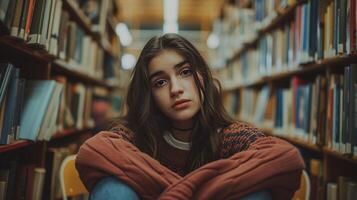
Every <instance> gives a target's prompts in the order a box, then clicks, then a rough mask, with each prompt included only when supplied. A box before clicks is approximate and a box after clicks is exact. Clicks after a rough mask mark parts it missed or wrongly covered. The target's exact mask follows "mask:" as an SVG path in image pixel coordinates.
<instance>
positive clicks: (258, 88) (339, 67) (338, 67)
mask: <svg viewBox="0 0 357 200" xmlns="http://www.w3.org/2000/svg"><path fill="white" fill-rule="evenodd" d="M245 2H250V3H249V6H240V5H239V3H232V2H226V4H225V6H224V9H222V12H224V13H223V15H221V16H224V17H223V18H222V19H220V23H221V25H220V26H219V27H222V30H221V31H219V33H220V35H219V38H220V39H221V41H223V42H222V43H221V44H220V46H219V47H218V48H217V55H218V56H220V57H223V58H224V59H225V63H226V65H225V66H224V67H223V68H220V69H217V74H219V77H220V80H221V82H222V85H223V92H224V95H223V96H224V104H225V107H226V108H227V110H228V112H229V113H230V114H231V115H232V116H233V117H235V118H236V119H238V120H241V121H245V122H248V123H251V124H253V125H254V126H257V127H259V128H261V129H262V130H263V132H264V133H265V134H266V135H270V136H276V137H279V138H282V139H284V140H287V141H288V142H290V143H292V144H294V145H295V146H296V147H298V148H299V149H300V150H301V152H302V155H303V157H304V159H305V161H306V170H307V172H308V173H309V175H310V178H311V181H312V182H311V184H312V193H311V195H312V199H326V198H334V197H337V198H340V199H341V198H342V199H346V198H344V197H341V196H338V195H341V194H347V193H348V194H350V193H351V191H353V190H354V189H353V187H354V185H355V184H356V180H357V172H356V170H355V169H356V167H357V162H356V161H357V160H356V158H357V156H356V152H354V149H355V146H356V138H357V135H356V133H357V132H356V129H355V125H354V124H355V121H353V120H355V116H356V115H355V111H356V109H355V108H356V103H355V99H354V97H355V95H356V94H357V93H356V90H355V89H354V86H353V84H355V82H356V80H357V76H356V72H355V71H356V69H357V65H356V64H357V51H356V46H357V43H356V35H355V33H356V26H357V25H356V3H355V1H350V0H343V1H332V0H328V1H319V0H303V1H299V0H281V1H273V0H271V1H270V0H269V1H262V0H254V1H245ZM227 27H229V28H227ZM216 32H217V31H216ZM226 40H228V41H237V42H236V43H233V42H228V43H227V42H225V41H226ZM336 188H337V189H336ZM337 191H338V192H337ZM328 195H330V196H328ZM347 199H348V198H347Z"/></svg>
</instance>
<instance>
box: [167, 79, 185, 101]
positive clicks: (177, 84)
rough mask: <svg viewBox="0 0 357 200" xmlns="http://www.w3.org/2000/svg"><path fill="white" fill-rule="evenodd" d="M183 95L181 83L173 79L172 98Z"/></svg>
mask: <svg viewBox="0 0 357 200" xmlns="http://www.w3.org/2000/svg"><path fill="white" fill-rule="evenodd" d="M182 93H183V88H182V85H181V83H180V81H179V80H178V79H177V78H172V79H171V89H170V96H171V97H176V96H178V95H179V94H182Z"/></svg>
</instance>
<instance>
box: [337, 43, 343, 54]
mask: <svg viewBox="0 0 357 200" xmlns="http://www.w3.org/2000/svg"><path fill="white" fill-rule="evenodd" d="M338 53H343V44H338Z"/></svg>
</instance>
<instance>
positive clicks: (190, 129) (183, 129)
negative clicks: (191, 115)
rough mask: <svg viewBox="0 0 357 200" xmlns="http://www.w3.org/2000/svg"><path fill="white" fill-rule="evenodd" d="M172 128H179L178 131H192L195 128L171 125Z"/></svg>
mask: <svg viewBox="0 0 357 200" xmlns="http://www.w3.org/2000/svg"><path fill="white" fill-rule="evenodd" d="M171 128H172V129H174V130H177V131H192V130H193V127H191V128H177V127H174V126H171Z"/></svg>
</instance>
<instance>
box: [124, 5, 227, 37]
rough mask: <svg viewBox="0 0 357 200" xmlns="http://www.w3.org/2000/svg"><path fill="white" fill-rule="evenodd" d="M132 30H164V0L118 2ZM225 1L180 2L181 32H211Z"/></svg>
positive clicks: (179, 21) (179, 20)
mask: <svg viewBox="0 0 357 200" xmlns="http://www.w3.org/2000/svg"><path fill="white" fill-rule="evenodd" d="M117 1H119V5H120V13H121V14H120V18H121V21H123V22H126V23H127V24H128V25H129V27H130V28H131V29H151V30H153V29H162V24H163V0H117ZM223 1H224V0H179V11H178V13H179V17H178V23H179V27H180V30H204V31H207V30H210V29H211V26H212V22H213V20H214V19H215V18H216V17H217V16H218V14H219V11H220V8H221V5H222V3H223Z"/></svg>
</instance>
